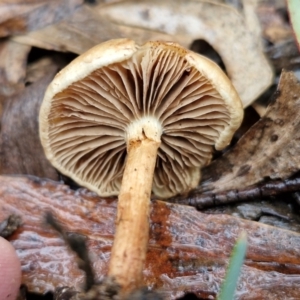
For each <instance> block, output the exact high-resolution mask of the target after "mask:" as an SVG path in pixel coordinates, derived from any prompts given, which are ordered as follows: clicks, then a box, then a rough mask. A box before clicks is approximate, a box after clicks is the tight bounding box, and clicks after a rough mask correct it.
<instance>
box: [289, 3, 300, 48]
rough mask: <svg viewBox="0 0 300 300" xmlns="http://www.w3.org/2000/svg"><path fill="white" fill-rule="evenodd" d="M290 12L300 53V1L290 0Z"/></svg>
mask: <svg viewBox="0 0 300 300" xmlns="http://www.w3.org/2000/svg"><path fill="white" fill-rule="evenodd" d="M287 4H288V10H289V15H290V20H291V23H292V26H293V30H294V33H295V37H296V39H297V43H298V48H299V51H300V0H288V1H287Z"/></svg>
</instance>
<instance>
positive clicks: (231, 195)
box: [167, 178, 300, 209]
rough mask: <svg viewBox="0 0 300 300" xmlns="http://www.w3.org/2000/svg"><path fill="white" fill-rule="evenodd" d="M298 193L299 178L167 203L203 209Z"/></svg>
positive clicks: (169, 200) (299, 188) (177, 199)
mask: <svg viewBox="0 0 300 300" xmlns="http://www.w3.org/2000/svg"><path fill="white" fill-rule="evenodd" d="M296 191H300V178H295V179H286V180H273V181H269V182H265V183H260V184H257V185H254V186H250V187H246V188H243V189H239V190H227V191H221V192H218V193H210V194H202V193H199V192H194V193H192V194H191V195H189V196H188V197H185V198H182V197H174V198H171V199H168V200H167V201H168V202H172V203H179V204H184V205H189V206H194V207H196V208H197V209H203V208H208V207H213V206H218V205H224V204H229V203H234V202H241V201H246V200H253V199H254V198H262V197H271V196H277V195H279V194H282V193H288V192H296Z"/></svg>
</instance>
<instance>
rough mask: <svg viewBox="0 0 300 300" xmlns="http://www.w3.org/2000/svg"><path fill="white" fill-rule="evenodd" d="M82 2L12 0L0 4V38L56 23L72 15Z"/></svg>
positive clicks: (69, 0) (79, 0)
mask: <svg viewBox="0 0 300 300" xmlns="http://www.w3.org/2000/svg"><path fill="white" fill-rule="evenodd" d="M82 3H83V0H64V1H60V0H52V1H50V2H49V1H47V0H42V1H40V0H25V1H24V0H13V1H9V0H6V1H1V2H0V37H5V36H8V35H12V34H20V33H24V32H28V31H32V30H36V29H38V28H43V27H45V26H48V25H50V24H53V23H56V22H58V21H60V20H61V19H63V18H64V17H66V16H68V15H69V14H71V13H73V12H74V10H75V9H76V8H77V7H78V6H80V5H81V4H82Z"/></svg>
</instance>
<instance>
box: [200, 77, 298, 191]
mask: <svg viewBox="0 0 300 300" xmlns="http://www.w3.org/2000/svg"><path fill="white" fill-rule="evenodd" d="M275 96H276V99H274V100H273V102H272V103H271V104H270V105H269V107H268V109H267V111H266V114H265V115H264V117H263V118H261V119H260V120H259V121H258V122H257V123H256V124H254V125H253V126H252V127H251V128H250V129H249V130H248V131H247V132H246V134H244V136H243V137H242V138H241V139H240V140H239V141H238V143H237V144H236V145H235V146H234V147H233V148H231V149H230V150H229V151H228V152H226V153H225V154H224V155H223V156H222V157H220V158H218V159H216V160H215V161H213V162H212V163H211V164H210V165H209V166H207V167H206V168H205V169H203V172H202V174H203V176H202V183H201V185H200V187H199V189H198V190H199V191H203V192H208V191H209V192H211V193H217V192H219V191H222V190H235V189H240V188H245V187H247V186H251V185H253V184H255V183H257V182H260V181H262V180H264V179H265V178H271V179H286V178H288V177H290V176H291V175H293V174H294V173H295V172H297V171H299V169H300V158H299V157H300V147H299V140H300V84H299V83H298V82H297V79H296V78H295V76H294V74H293V73H292V72H283V73H282V75H281V78H280V82H279V85H278V90H277V92H276V95H275Z"/></svg>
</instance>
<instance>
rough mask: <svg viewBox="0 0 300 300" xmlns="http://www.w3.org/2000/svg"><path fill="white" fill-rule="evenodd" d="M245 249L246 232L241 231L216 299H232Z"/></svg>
mask: <svg viewBox="0 0 300 300" xmlns="http://www.w3.org/2000/svg"><path fill="white" fill-rule="evenodd" d="M246 251H247V234H246V233H245V232H242V233H241V235H240V236H239V238H238V239H237V241H236V243H235V245H234V248H233V250H232V253H231V257H230V261H229V265H228V269H227V272H226V276H225V280H224V282H223V284H222V287H221V291H220V294H219V296H218V298H217V299H218V300H232V299H233V298H234V293H235V289H236V285H237V282H238V279H239V275H240V272H241V268H242V265H243V263H244V259H245V255H246Z"/></svg>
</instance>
